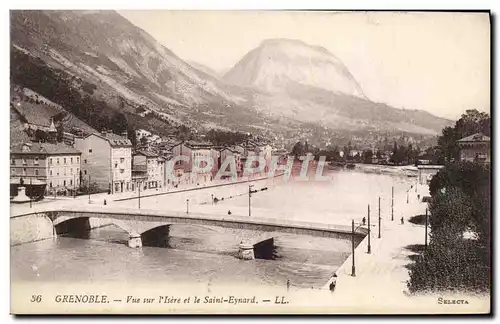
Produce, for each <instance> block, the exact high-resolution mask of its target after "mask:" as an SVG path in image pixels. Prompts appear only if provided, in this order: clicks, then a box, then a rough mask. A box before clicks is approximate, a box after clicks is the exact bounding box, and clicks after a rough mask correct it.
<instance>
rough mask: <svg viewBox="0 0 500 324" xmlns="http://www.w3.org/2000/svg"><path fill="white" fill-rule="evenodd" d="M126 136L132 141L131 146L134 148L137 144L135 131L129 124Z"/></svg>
mask: <svg viewBox="0 0 500 324" xmlns="http://www.w3.org/2000/svg"><path fill="white" fill-rule="evenodd" d="M127 136H128V139H129V140H130V143H132V147H134V148H135V147H136V146H137V134H136V133H135V130H134V128H132V127H131V126H129V127H128V129H127Z"/></svg>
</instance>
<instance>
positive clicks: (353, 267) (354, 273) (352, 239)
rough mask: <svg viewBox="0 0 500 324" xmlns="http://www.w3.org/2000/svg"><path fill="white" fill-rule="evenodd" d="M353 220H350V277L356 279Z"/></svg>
mask: <svg viewBox="0 0 500 324" xmlns="http://www.w3.org/2000/svg"><path fill="white" fill-rule="evenodd" d="M354 231H355V229H354V219H353V220H352V236H351V242H352V269H351V276H353V277H356V264H355V261H354V259H355V258H354Z"/></svg>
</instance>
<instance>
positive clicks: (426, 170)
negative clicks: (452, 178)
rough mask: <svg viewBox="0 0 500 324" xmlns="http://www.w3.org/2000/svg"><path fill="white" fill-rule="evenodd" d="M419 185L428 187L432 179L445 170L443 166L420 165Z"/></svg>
mask: <svg viewBox="0 0 500 324" xmlns="http://www.w3.org/2000/svg"><path fill="white" fill-rule="evenodd" d="M417 168H418V173H417V177H418V183H419V184H423V185H428V184H429V183H430V182H431V180H432V177H434V176H435V175H436V173H438V172H439V170H441V169H442V168H443V166H442V165H418V166H417Z"/></svg>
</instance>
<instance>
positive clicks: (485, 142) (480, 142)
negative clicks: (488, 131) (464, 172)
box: [458, 133, 491, 164]
mask: <svg viewBox="0 0 500 324" xmlns="http://www.w3.org/2000/svg"><path fill="white" fill-rule="evenodd" d="M458 146H459V147H460V161H467V162H475V163H481V164H485V163H487V164H489V163H491V150H490V138H489V137H488V136H486V135H484V134H481V133H477V134H474V135H470V136H467V137H464V138H462V139H460V140H458Z"/></svg>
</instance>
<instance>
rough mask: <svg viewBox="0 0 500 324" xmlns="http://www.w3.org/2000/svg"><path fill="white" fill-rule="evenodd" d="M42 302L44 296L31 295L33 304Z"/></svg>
mask: <svg viewBox="0 0 500 324" xmlns="http://www.w3.org/2000/svg"><path fill="white" fill-rule="evenodd" d="M41 301H42V295H31V300H30V302H32V303H39V302H41Z"/></svg>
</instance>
